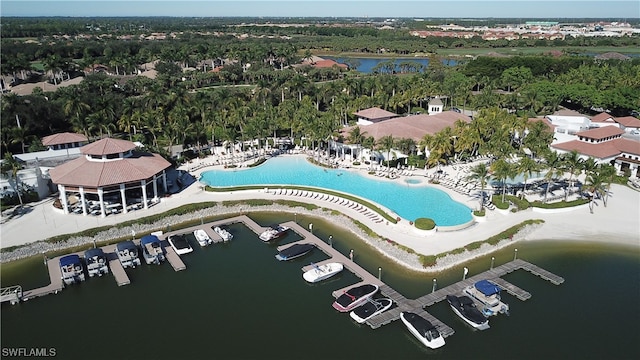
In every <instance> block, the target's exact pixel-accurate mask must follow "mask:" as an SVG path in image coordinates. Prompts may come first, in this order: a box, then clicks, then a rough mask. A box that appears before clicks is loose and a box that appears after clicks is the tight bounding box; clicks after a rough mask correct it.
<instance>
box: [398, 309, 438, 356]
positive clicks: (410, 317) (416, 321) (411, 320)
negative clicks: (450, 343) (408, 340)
mask: <svg viewBox="0 0 640 360" xmlns="http://www.w3.org/2000/svg"><path fill="white" fill-rule="evenodd" d="M400 319H402V322H403V323H404V325H405V326H406V327H407V329H409V332H411V334H413V336H415V337H416V339H418V340H420V342H421V343H422V344H424V346H426V347H428V348H430V349H437V348H439V347H442V346H444V338H443V337H442V334H440V332H439V331H438V329H436V327H435V326H433V325H432V324H431V323H430V322H429V321H428V320H427V319H425V318H423V317H422V316H420V315H418V314H415V313H412V312H409V311H403V312H402V313H400Z"/></svg>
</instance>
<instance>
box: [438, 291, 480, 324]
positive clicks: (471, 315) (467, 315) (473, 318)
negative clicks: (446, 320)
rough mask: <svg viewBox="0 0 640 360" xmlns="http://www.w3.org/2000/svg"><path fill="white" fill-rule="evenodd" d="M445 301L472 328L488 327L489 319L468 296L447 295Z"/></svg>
mask: <svg viewBox="0 0 640 360" xmlns="http://www.w3.org/2000/svg"><path fill="white" fill-rule="evenodd" d="M447 302H448V303H449V305H450V306H451V309H452V310H453V312H454V313H456V315H458V316H459V317H460V318H461V319H462V320H464V322H466V323H467V324H469V325H471V326H472V327H473V328H474V329H478V330H486V329H488V328H489V320H488V319H487V318H486V317H485V316H484V315H483V314H482V312H481V311H480V310H478V308H476V303H475V302H473V300H472V299H471V298H470V297H468V296H466V295H463V296H455V295H447Z"/></svg>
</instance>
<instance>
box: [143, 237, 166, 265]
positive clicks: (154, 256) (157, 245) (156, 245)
mask: <svg viewBox="0 0 640 360" xmlns="http://www.w3.org/2000/svg"><path fill="white" fill-rule="evenodd" d="M140 247H141V248H142V257H144V261H145V262H146V263H147V264H156V265H160V264H162V263H163V262H164V260H165V257H164V249H162V243H161V242H160V239H158V237H157V236H155V235H146V236H143V237H142V238H141V239H140Z"/></svg>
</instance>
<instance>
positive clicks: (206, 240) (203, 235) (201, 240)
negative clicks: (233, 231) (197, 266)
mask: <svg viewBox="0 0 640 360" xmlns="http://www.w3.org/2000/svg"><path fill="white" fill-rule="evenodd" d="M193 236H195V237H196V240H197V241H198V244H200V246H207V245H209V244H211V243H212V242H213V240H211V237H209V235H208V234H207V232H206V231H204V230H202V229H196V230H195V231H194V232H193Z"/></svg>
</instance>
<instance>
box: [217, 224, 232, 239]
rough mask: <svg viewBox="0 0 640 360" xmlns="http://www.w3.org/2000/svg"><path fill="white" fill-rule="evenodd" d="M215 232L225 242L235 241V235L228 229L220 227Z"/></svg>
mask: <svg viewBox="0 0 640 360" xmlns="http://www.w3.org/2000/svg"><path fill="white" fill-rule="evenodd" d="M213 231H215V232H216V234H218V235H220V237H221V238H222V240H223V241H225V242H226V241H229V240H231V239H233V234H232V233H230V232H229V230H227V229H223V228H221V227H220V226H216V227H214V228H213Z"/></svg>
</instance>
